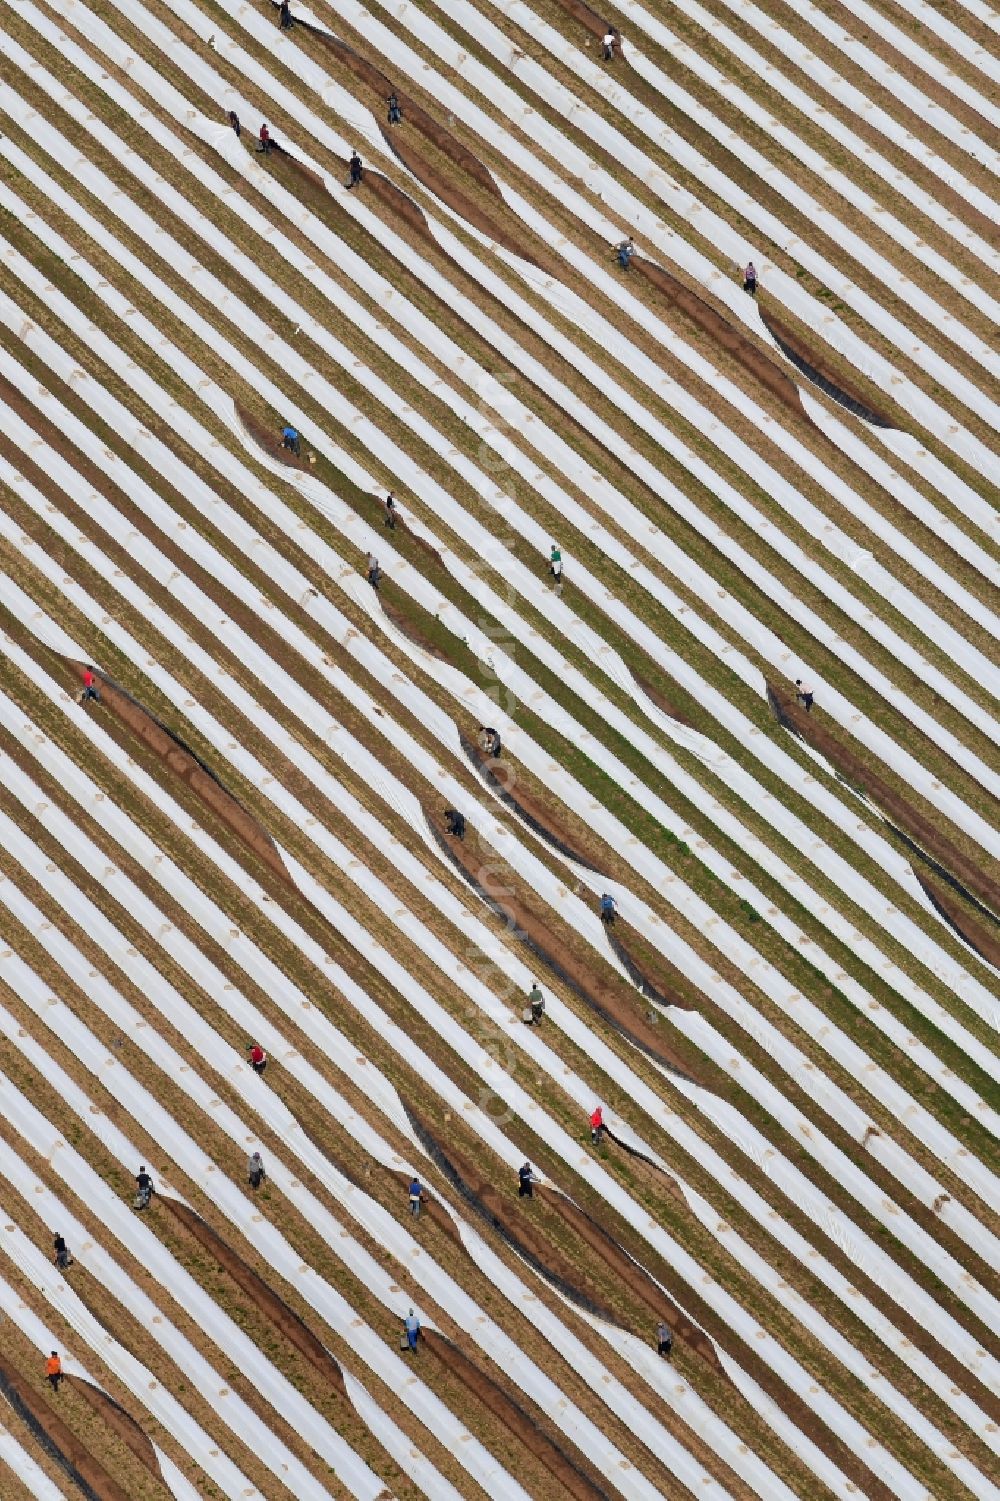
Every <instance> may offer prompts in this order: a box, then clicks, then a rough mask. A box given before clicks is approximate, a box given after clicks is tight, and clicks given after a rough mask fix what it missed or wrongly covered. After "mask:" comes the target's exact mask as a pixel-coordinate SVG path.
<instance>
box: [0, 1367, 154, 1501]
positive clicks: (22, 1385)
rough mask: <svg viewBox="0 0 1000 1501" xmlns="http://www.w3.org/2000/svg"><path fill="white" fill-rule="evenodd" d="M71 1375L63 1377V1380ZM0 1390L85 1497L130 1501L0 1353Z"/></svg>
mask: <svg viewBox="0 0 1000 1501" xmlns="http://www.w3.org/2000/svg"><path fill="white" fill-rule="evenodd" d="M72 1379H73V1378H72V1377H70V1376H64V1377H63V1380H64V1381H65V1382H70V1381H72ZM0 1392H2V1393H3V1395H4V1396H5V1397H6V1398H7V1401H8V1402H9V1403H10V1405H11V1407H13V1409H14V1411H15V1412H16V1413H17V1414H18V1416H19V1417H20V1418H22V1419H23V1421H24V1422H25V1423H27V1425H28V1427H29V1428H30V1429H31V1431H32V1433H33V1434H34V1436H35V1438H36V1439H37V1440H38V1442H39V1444H41V1446H42V1448H43V1449H44V1450H45V1452H46V1453H47V1454H48V1455H50V1456H51V1458H52V1459H54V1460H55V1462H56V1464H58V1466H59V1468H60V1469H61V1470H62V1471H63V1473H64V1474H65V1475H66V1476H67V1477H68V1479H69V1480H71V1481H72V1482H73V1484H74V1485H76V1486H77V1487H78V1488H79V1489H80V1491H81V1492H82V1493H83V1495H84V1496H86V1498H87V1501H129V1497H128V1496H127V1495H126V1493H125V1492H124V1491H123V1490H122V1488H121V1486H120V1485H119V1484H118V1482H117V1481H116V1480H113V1479H112V1478H111V1476H110V1475H109V1474H108V1472H107V1470H106V1469H105V1468H104V1466H103V1465H102V1464H99V1463H98V1461H97V1460H96V1459H94V1458H93V1456H92V1455H91V1454H89V1453H88V1452H87V1450H86V1449H85V1448H84V1447H83V1445H82V1444H81V1443H80V1441H79V1439H78V1438H77V1437H76V1435H75V1433H74V1432H73V1431H72V1429H71V1428H69V1427H68V1426H67V1425H66V1424H65V1423H64V1422H63V1420H62V1418H60V1417H59V1416H58V1415H57V1414H56V1413H54V1412H53V1411H52V1408H51V1407H50V1406H49V1404H48V1403H47V1402H46V1401H45V1400H44V1399H43V1398H42V1397H41V1396H40V1395H39V1393H38V1392H36V1391H35V1390H34V1388H33V1387H32V1386H30V1385H29V1383H28V1382H27V1381H26V1380H25V1379H24V1377H23V1376H22V1375H21V1374H20V1372H19V1371H17V1370H15V1368H14V1367H13V1366H12V1365H10V1364H9V1363H8V1362H7V1361H6V1360H5V1359H4V1358H3V1356H2V1355H0Z"/></svg>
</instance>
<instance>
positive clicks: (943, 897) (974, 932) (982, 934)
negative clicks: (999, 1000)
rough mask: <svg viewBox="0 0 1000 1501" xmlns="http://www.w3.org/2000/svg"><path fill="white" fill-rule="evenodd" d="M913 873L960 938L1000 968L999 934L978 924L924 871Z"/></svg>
mask: <svg viewBox="0 0 1000 1501" xmlns="http://www.w3.org/2000/svg"><path fill="white" fill-rule="evenodd" d="M913 874H914V875H915V876H916V878H917V880H918V881H919V882H920V884H921V886H922V887H923V889H924V891H925V892H926V893H927V896H928V897H929V899H930V900H931V901H932V902H933V903H934V906H935V907H936V908H937V910H938V911H939V912H940V914H941V916H942V917H943V918H944V919H945V921H946V922H947V923H948V924H949V925H950V926H951V927H952V928H954V930H955V932H956V933H957V934H958V936H959V938H961V939H963V940H964V941H965V942H966V943H967V944H968V945H969V947H970V948H973V949H975V951H976V953H977V954H981V955H982V956H983V958H984V959H985V960H986V961H987V963H988V964H992V965H993V966H994V967H995V968H996V969H1000V932H996V931H994V930H993V929H992V928H990V927H989V926H988V925H987V924H986V923H982V922H977V921H976V919H975V918H974V917H973V916H972V914H971V913H970V912H967V911H966V910H965V908H964V907H963V906H962V905H961V904H960V903H959V902H956V901H955V900H954V898H953V897H952V896H951V895H950V893H949V891H948V888H947V887H946V886H942V885H941V884H940V883H939V882H937V881H932V880H931V878H930V876H929V875H927V873H926V872H925V871H923V870H918V869H917V867H916V866H914V867H913Z"/></svg>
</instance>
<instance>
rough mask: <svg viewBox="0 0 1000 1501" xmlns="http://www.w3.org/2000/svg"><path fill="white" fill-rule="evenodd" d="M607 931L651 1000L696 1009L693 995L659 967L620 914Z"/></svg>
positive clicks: (609, 937)
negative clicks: (680, 988)
mask: <svg viewBox="0 0 1000 1501" xmlns="http://www.w3.org/2000/svg"><path fill="white" fill-rule="evenodd" d="M605 933H606V936H607V940H608V943H609V944H610V946H611V948H612V950H613V951H614V953H615V954H617V956H618V958H619V959H620V960H621V962H622V964H624V966H625V968H626V969H627V970H628V972H629V974H630V975H631V976H632V979H633V980H634V981H635V983H636V985H637V986H638V987H639V989H640V990H641V991H642V993H643V995H644V996H646V998H647V999H648V1000H651V1001H659V1003H660V1004H661V1005H663V1006H679V1007H680V1008H681V1010H682V1011H694V1010H695V1009H696V1007H695V1004H694V1002H693V1001H692V1000H691V998H690V997H689V996H688V995H682V994H681V992H680V991H679V990H678V989H677V986H676V985H675V984H674V983H673V980H672V978H671V976H670V973H669V971H668V970H667V969H665V968H661V967H660V965H659V963H658V962H657V958H656V955H655V954H654V953H653V952H652V950H651V949H650V947H649V945H648V944H647V943H645V942H644V941H643V939H641V938H640V937H639V934H638V933H636V932H635V931H634V930H633V929H632V928H630V927H629V926H628V924H627V923H626V922H623V921H622V919H621V917H619V916H617V915H616V917H615V920H614V923H613V924H612V925H609V926H608V927H607V928H606V929H605Z"/></svg>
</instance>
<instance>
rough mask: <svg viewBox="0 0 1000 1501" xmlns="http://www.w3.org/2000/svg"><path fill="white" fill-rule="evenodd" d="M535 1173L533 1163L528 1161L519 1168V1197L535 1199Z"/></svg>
mask: <svg viewBox="0 0 1000 1501" xmlns="http://www.w3.org/2000/svg"><path fill="white" fill-rule="evenodd" d="M534 1185H535V1175H534V1173H533V1172H532V1171H531V1163H530V1162H526V1163H525V1164H524V1166H523V1167H519V1168H518V1170H517V1196H518V1198H519V1199H533V1198H534V1197H535V1188H534Z"/></svg>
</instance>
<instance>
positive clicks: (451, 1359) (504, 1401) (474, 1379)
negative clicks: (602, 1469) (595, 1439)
mask: <svg viewBox="0 0 1000 1501" xmlns="http://www.w3.org/2000/svg"><path fill="white" fill-rule="evenodd" d="M420 1338H421V1342H422V1343H423V1345H424V1347H425V1349H427V1350H428V1351H429V1352H430V1353H431V1354H432V1355H434V1356H435V1357H436V1358H437V1359H438V1360H439V1361H440V1362H441V1364H442V1365H444V1366H446V1367H447V1368H448V1370H449V1371H450V1372H451V1374H452V1375H453V1376H457V1377H458V1378H459V1380H460V1381H461V1382H462V1383H463V1384H464V1385H465V1386H466V1387H467V1388H468V1389H469V1391H470V1392H471V1393H472V1394H473V1395H474V1396H475V1397H476V1398H477V1399H478V1400H479V1402H481V1403H482V1405H483V1406H484V1407H486V1408H488V1409H489V1411H490V1412H492V1414H493V1416H494V1417H496V1418H499V1420H500V1422H501V1423H502V1424H503V1425H504V1427H505V1428H506V1429H508V1431H509V1432H510V1433H511V1434H512V1436H513V1437H514V1439H515V1440H516V1441H517V1442H518V1443H519V1444H520V1445H521V1447H522V1448H524V1449H526V1450H527V1451H528V1453H529V1454H533V1455H534V1456H535V1458H536V1459H538V1460H540V1461H541V1463H542V1464H543V1465H544V1466H545V1468H546V1469H547V1470H548V1472H549V1474H550V1475H553V1476H554V1477H555V1479H556V1480H558V1481H559V1483H560V1484H561V1485H562V1487H563V1489H564V1490H565V1491H566V1493H567V1494H568V1495H570V1496H572V1497H574V1501H608V1497H607V1492H606V1491H605V1490H603V1489H602V1488H601V1486H600V1485H598V1484H597V1482H596V1481H595V1480H593V1479H591V1478H590V1477H589V1475H588V1474H587V1468H588V1467H587V1466H586V1461H585V1460H584V1458H583V1456H582V1455H579V1454H578V1455H577V1456H576V1457H572V1458H571V1457H570V1455H569V1454H567V1452H566V1451H565V1449H563V1448H562V1447H561V1445H559V1444H556V1443H554V1442H553V1441H552V1439H550V1438H549V1437H548V1436H547V1434H545V1433H544V1432H543V1431H542V1429H541V1428H540V1427H539V1426H538V1424H537V1423H536V1422H535V1420H534V1419H533V1418H532V1417H530V1416H529V1414H528V1413H527V1412H525V1410H524V1408H523V1407H521V1406H520V1405H519V1404H518V1403H517V1402H515V1401H514V1399H513V1398H512V1397H509V1396H508V1395H507V1393H506V1392H505V1391H504V1390H503V1388H502V1387H501V1386H500V1385H499V1384H498V1383H497V1382H496V1381H493V1380H491V1378H490V1377H489V1376H487V1375H485V1374H484V1373H483V1372H482V1371H481V1370H480V1369H479V1367H478V1366H476V1365H474V1364H473V1363H472V1361H471V1360H469V1358H468V1357H467V1356H466V1355H463V1354H462V1351H461V1350H459V1349H458V1347H457V1345H453V1344H452V1342H451V1340H448V1339H445V1337H444V1336H443V1335H441V1334H437V1333H435V1331H434V1330H433V1329H427V1330H424V1331H422V1333H421V1336H420Z"/></svg>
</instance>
